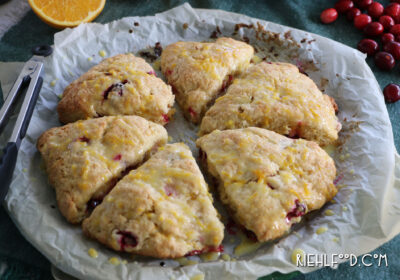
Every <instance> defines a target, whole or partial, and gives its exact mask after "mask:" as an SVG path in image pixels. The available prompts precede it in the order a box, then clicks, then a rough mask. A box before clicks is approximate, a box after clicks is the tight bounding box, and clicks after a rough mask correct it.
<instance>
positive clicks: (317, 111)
mask: <svg viewBox="0 0 400 280" xmlns="http://www.w3.org/2000/svg"><path fill="white" fill-rule="evenodd" d="M332 100H333V99H332V98H330V97H329V96H328V95H326V94H322V93H321V91H320V90H319V89H318V87H317V86H316V85H315V83H314V82H313V81H312V80H311V79H310V78H308V77H307V76H306V75H304V74H302V73H300V72H299V70H298V68H297V67H296V66H294V65H292V64H288V63H268V62H261V63H259V64H257V65H253V66H251V67H249V68H248V69H247V70H246V71H245V72H244V73H243V74H242V75H240V76H239V77H238V78H237V79H235V80H234V81H233V84H232V85H231V86H230V87H229V88H228V90H227V93H226V94H225V95H224V96H222V97H220V98H218V99H217V100H216V102H215V104H214V105H213V106H212V107H211V108H210V110H208V111H207V113H206V114H205V116H204V118H203V120H202V123H201V126H200V132H199V134H200V135H205V134H207V133H210V132H211V131H213V130H215V129H219V130H224V129H233V128H244V127H261V128H265V129H269V130H273V131H275V132H277V133H279V134H283V135H286V136H289V137H292V138H297V137H300V138H304V139H307V140H312V141H315V142H317V143H319V144H320V145H327V144H331V143H333V142H335V141H336V140H337V138H338V131H339V130H340V128H341V125H340V123H339V122H338V119H337V117H336V115H335V107H334V106H335V105H336V104H335V102H334V101H333V102H332Z"/></svg>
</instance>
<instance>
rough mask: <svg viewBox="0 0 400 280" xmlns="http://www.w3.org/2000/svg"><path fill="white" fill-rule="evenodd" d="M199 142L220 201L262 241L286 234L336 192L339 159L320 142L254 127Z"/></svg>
mask: <svg viewBox="0 0 400 280" xmlns="http://www.w3.org/2000/svg"><path fill="white" fill-rule="evenodd" d="M196 143H197V146H198V147H199V148H200V151H201V157H202V160H203V161H204V162H205V164H206V165H207V168H208V171H209V172H210V173H211V175H213V176H214V177H215V178H216V179H217V180H218V182H219V185H218V191H219V194H220V198H221V201H222V202H223V203H224V204H225V205H226V206H227V207H228V209H229V210H230V213H231V215H232V216H233V218H234V219H235V220H236V222H238V223H239V224H241V225H242V226H244V227H245V228H246V229H247V230H249V231H251V232H253V233H254V234H255V236H256V237H257V239H258V241H261V242H264V241H268V240H272V239H275V238H278V237H280V236H282V235H284V234H285V233H286V232H287V231H288V230H289V229H290V227H291V225H292V224H293V223H297V222H299V221H300V220H301V216H303V215H305V214H306V213H308V212H309V211H312V210H315V209H319V208H321V207H322V206H323V205H324V204H325V203H326V202H327V201H330V200H331V199H332V198H333V197H334V196H335V195H336V193H337V189H336V187H335V185H334V184H333V180H334V178H335V175H336V168H335V164H334V162H333V160H332V159H331V158H330V157H329V155H328V154H327V153H326V152H325V151H324V150H323V149H322V148H320V147H319V146H318V144H317V143H315V142H312V141H307V140H303V139H290V138H288V137H285V136H282V135H279V134H277V133H275V132H273V131H269V130H266V129H262V128H255V127H251V128H243V129H234V130H224V131H219V130H215V131H214V132H212V133H210V134H208V135H205V136H203V137H201V138H199V139H198V140H197V142H196Z"/></svg>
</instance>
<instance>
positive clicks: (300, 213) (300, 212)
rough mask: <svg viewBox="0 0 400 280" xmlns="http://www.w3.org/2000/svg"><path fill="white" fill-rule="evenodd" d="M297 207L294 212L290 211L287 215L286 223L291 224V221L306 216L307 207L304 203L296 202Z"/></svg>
mask: <svg viewBox="0 0 400 280" xmlns="http://www.w3.org/2000/svg"><path fill="white" fill-rule="evenodd" d="M294 203H295V205H294V206H293V208H292V210H290V211H289V212H288V213H287V215H286V221H287V222H290V220H291V219H293V218H297V217H301V216H304V214H305V213H306V211H307V206H306V205H305V204H303V203H300V201H299V200H298V199H296V200H295V201H294Z"/></svg>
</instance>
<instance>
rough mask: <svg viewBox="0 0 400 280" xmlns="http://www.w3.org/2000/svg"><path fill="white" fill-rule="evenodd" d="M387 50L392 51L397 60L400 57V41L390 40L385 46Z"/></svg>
mask: <svg viewBox="0 0 400 280" xmlns="http://www.w3.org/2000/svg"><path fill="white" fill-rule="evenodd" d="M383 50H384V51H385V52H388V53H390V54H391V55H392V56H393V58H394V59H395V60H399V59H400V43H399V42H395V41H392V42H389V43H387V44H386V45H384V46H383Z"/></svg>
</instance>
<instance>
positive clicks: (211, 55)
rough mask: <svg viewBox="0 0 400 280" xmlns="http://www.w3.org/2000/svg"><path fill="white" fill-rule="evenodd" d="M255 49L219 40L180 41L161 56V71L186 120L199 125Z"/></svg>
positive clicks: (247, 62) (165, 50)
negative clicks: (211, 105)
mask: <svg viewBox="0 0 400 280" xmlns="http://www.w3.org/2000/svg"><path fill="white" fill-rule="evenodd" d="M253 53H254V49H253V47H252V46H250V45H248V44H246V43H243V42H239V41H236V40H233V39H231V38H219V39H218V40H217V41H216V42H215V43H199V42H177V43H174V44H171V45H169V46H167V47H166V48H165V49H164V51H163V52H162V55H161V69H162V72H163V73H164V75H165V77H166V78H167V81H168V84H170V85H172V87H173V89H174V93H175V94H176V100H177V102H178V103H179V105H180V106H181V108H182V110H183V112H184V115H185V117H186V118H187V119H188V120H190V121H192V122H193V123H199V122H200V120H201V118H202V117H203V115H204V113H205V112H206V110H207V109H208V107H209V106H210V103H212V102H213V101H214V100H215V98H216V97H217V96H218V95H219V94H220V93H221V92H222V91H223V90H224V89H225V88H226V87H227V86H228V84H229V83H230V82H231V81H232V79H233V76H234V75H236V74H238V73H239V72H241V71H243V70H244V69H245V68H246V67H248V65H249V63H250V60H251V58H252V57H253Z"/></svg>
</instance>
